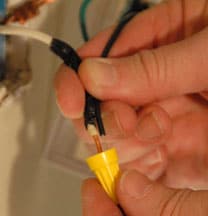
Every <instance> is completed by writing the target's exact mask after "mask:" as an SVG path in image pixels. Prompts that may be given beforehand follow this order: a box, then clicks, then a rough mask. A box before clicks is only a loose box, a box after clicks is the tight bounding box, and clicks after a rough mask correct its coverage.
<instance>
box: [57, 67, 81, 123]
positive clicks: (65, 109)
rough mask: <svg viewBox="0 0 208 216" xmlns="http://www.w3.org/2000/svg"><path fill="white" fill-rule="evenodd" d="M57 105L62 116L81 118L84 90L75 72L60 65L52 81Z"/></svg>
mask: <svg viewBox="0 0 208 216" xmlns="http://www.w3.org/2000/svg"><path fill="white" fill-rule="evenodd" d="M54 87H55V93H56V98H57V104H58V106H59V108H60V110H61V112H62V113H63V115H64V116H66V117H68V118H72V119H74V118H81V117H82V115H83V111H84V100H85V99H84V88H83V86H82V84H81V82H80V80H79V78H78V77H77V75H76V74H75V72H74V71H73V70H72V69H70V68H69V67H67V66H65V65H61V67H60V69H59V70H58V72H57V74H56V76H55V80H54Z"/></svg>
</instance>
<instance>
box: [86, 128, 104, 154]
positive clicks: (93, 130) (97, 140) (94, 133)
mask: <svg viewBox="0 0 208 216" xmlns="http://www.w3.org/2000/svg"><path fill="white" fill-rule="evenodd" d="M87 131H88V133H89V135H90V136H91V137H92V138H93V140H94V142H95V145H96V148H97V152H98V153H101V152H103V149H102V145H101V142H100V137H99V133H98V131H97V128H96V127H95V126H94V125H93V124H88V126H87Z"/></svg>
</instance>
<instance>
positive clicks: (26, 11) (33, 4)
mask: <svg viewBox="0 0 208 216" xmlns="http://www.w3.org/2000/svg"><path fill="white" fill-rule="evenodd" d="M52 2H54V0H30V1H27V2H25V3H23V4H22V5H20V6H19V7H17V8H15V9H14V10H13V11H12V12H11V13H9V14H8V15H7V16H6V17H5V18H4V19H3V20H2V21H1V24H4V25H5V24H9V23H14V22H18V23H20V24H24V23H25V22H27V21H28V20H29V19H31V18H33V17H35V16H37V15H38V14H39V9H40V7H41V6H43V5H45V4H48V3H52Z"/></svg>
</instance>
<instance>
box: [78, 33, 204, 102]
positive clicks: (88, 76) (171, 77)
mask: <svg viewBox="0 0 208 216" xmlns="http://www.w3.org/2000/svg"><path fill="white" fill-rule="evenodd" d="M207 59H208V29H205V30H203V31H201V32H199V33H197V34H196V35H194V36H192V37H190V38H187V39H186V40H183V41H180V42H177V43H175V44H171V45H167V46H162V47H159V48H157V49H152V50H143V51H141V52H139V53H137V54H135V55H133V56H129V57H123V58H118V59H115V58H114V59H102V58H89V59H86V60H84V61H83V63H82V64H81V66H80V70H79V74H80V77H81V79H82V81H83V83H84V84H85V87H86V88H87V90H88V91H89V92H91V93H92V94H93V95H94V96H96V97H97V98H99V99H102V100H113V99H116V100H122V101H124V102H128V103H129V104H132V105H140V104H142V103H149V102H152V101H155V100H158V99H164V98H167V97H171V96H177V95H182V94H188V93H194V92H200V91H203V90H205V89H208V73H207V71H208V60H207Z"/></svg>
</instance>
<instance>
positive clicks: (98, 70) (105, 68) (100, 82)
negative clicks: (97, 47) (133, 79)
mask: <svg viewBox="0 0 208 216" xmlns="http://www.w3.org/2000/svg"><path fill="white" fill-rule="evenodd" d="M85 64H86V65H85V66H86V67H88V69H87V71H89V72H88V75H89V76H90V78H91V79H92V80H93V82H94V83H95V85H97V86H101V87H111V86H113V85H115V84H116V83H117V80H118V74H117V71H116V69H115V67H114V66H113V65H112V63H111V60H109V59H102V58H95V59H87V60H86V61H85Z"/></svg>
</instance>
